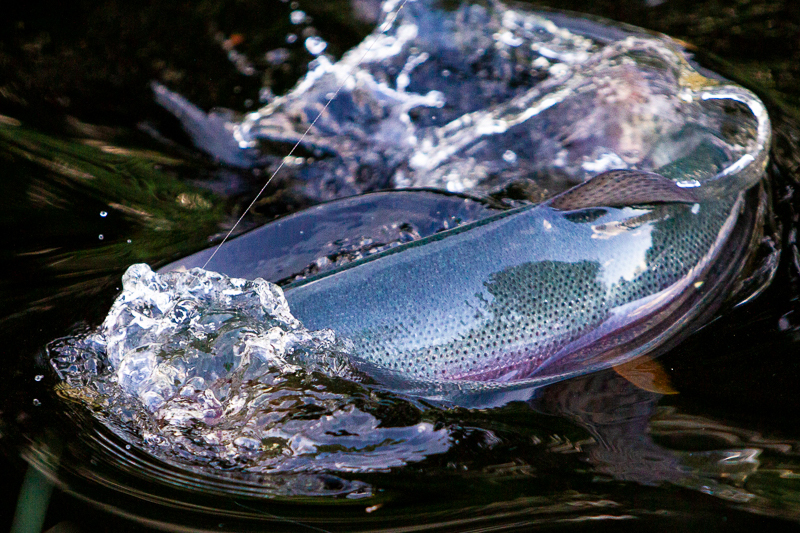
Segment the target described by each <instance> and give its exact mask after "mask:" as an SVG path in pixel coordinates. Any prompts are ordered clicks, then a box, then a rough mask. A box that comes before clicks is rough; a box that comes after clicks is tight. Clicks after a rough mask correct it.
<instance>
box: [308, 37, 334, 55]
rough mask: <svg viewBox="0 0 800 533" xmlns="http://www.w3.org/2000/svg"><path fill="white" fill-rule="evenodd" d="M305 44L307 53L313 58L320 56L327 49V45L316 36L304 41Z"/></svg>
mask: <svg viewBox="0 0 800 533" xmlns="http://www.w3.org/2000/svg"><path fill="white" fill-rule="evenodd" d="M305 44H306V50H308V53H310V54H311V55H314V56H318V55H320V54H321V53H322V52H324V51H325V49H326V48H327V47H328V43H326V42H325V41H324V40H323V39H322V38H321V37H318V36H316V35H312V36H311V37H308V38H307V39H306V42H305Z"/></svg>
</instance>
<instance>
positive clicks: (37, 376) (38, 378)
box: [33, 374, 44, 381]
mask: <svg viewBox="0 0 800 533" xmlns="http://www.w3.org/2000/svg"><path fill="white" fill-rule="evenodd" d="M33 379H34V380H36V381H42V380H43V379H44V376H43V375H42V374H37V375H36V377H35V378H33Z"/></svg>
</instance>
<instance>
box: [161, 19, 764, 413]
mask: <svg viewBox="0 0 800 533" xmlns="http://www.w3.org/2000/svg"><path fill="white" fill-rule="evenodd" d="M423 12H424V10H423ZM414 16H415V17H416V18H411V19H409V20H412V21H413V20H417V19H418V18H419V17H420V16H421V15H420V14H419V13H417V14H416V15H414ZM533 20H534V19H531V21H530V22H531V24H533ZM536 20H539V19H538V18H537V19H536ZM537 24H538V23H537ZM551 24H552V23H551ZM575 24H578V23H577V22H575V21H573V23H571V26H570V27H572V26H575ZM532 27H533V26H532ZM548 27H549V26H548ZM575 28H578V26H575ZM398 31H399V30H398ZM576 31H577V30H576ZM578 33H580V34H581V35H583V33H585V32H583V33H581V32H580V31H579V32H578ZM404 35H405V34H404ZM409 35H410V34H409ZM414 35H416V33H415V34H414ZM526 35H527V34H526ZM587 35H588V34H587ZM530 38H531V39H534V40H535V38H534V37H530ZM581 39H582V38H581ZM536 42H538V41H536ZM569 42H570V43H571V44H570V45H569V47H573V46H577V45H578V44H580V43H584V41H582V40H580V39H578V40H575V39H572V38H571V39H570V40H569ZM597 42H598V43H603V46H602V47H599V48H598V50H597V51H596V52H592V54H589V51H590V49H589V48H587V49H586V50H587V52H586V54H587V55H586V58H587V59H586V60H585V61H584V60H580V61H578V62H577V63H575V65H573V66H572V67H569V68H572V69H573V70H570V73H569V74H563V73H562V74H558V73H559V72H560V71H561V70H563V71H565V72H566V71H567V70H569V69H568V68H567V67H566V66H564V65H561V67H562V68H561V69H556V70H555V72H552V71H549V70H548V73H549V74H548V76H550V77H548V78H547V80H546V81H544V82H542V83H541V84H540V85H536V86H534V87H532V88H531V89H530V91H528V92H526V93H524V94H520V95H517V96H514V97H513V98H511V99H510V100H509V102H508V105H506V104H503V105H502V106H491V107H490V108H488V110H486V111H485V112H483V111H480V112H479V111H475V112H471V113H469V114H465V115H463V117H462V118H452V117H451V118H449V119H448V120H449V122H448V123H447V124H445V125H442V126H436V128H434V127H433V126H431V128H433V129H426V130H425V131H426V132H428V133H426V134H425V135H422V133H421V132H422V130H420V131H419V132H418V133H420V135H421V136H418V135H411V136H409V137H406V138H407V139H410V141H409V142H402V143H399V144H401V145H402V147H403V150H406V151H404V152H403V154H402V157H400V156H398V157H397V158H396V159H397V160H404V158H405V159H407V160H408V165H406V166H404V165H399V166H397V165H396V166H393V167H392V168H398V169H401V170H399V171H398V172H401V173H402V172H405V170H403V169H405V168H406V167H407V168H409V169H414V172H415V174H414V176H415V181H410V182H408V181H407V180H405V181H404V180H400V181H397V184H400V185H403V184H405V185H404V186H408V184H409V183H410V184H411V185H415V184H419V183H434V184H437V185H446V186H447V188H448V190H451V191H457V192H462V191H464V190H465V189H464V188H463V187H467V186H468V185H469V184H470V183H473V182H475V183H476V184H478V185H476V187H477V188H475V187H473V189H468V191H469V192H472V193H476V194H480V193H481V191H484V192H485V189H481V188H480V187H482V186H485V184H484V185H481V183H483V182H491V180H490V179H488V178H487V175H488V176H491V175H492V172H493V170H492V169H493V168H495V169H502V168H506V167H505V166H503V165H501V164H500V163H499V162H498V161H497V159H498V158H497V157H494V156H493V155H492V154H495V152H498V153H499V151H500V150H501V149H502V148H505V147H507V146H513V148H514V150H510V149H508V150H507V152H508V153H506V152H503V156H502V158H501V159H502V161H504V164H506V163H507V164H508V165H512V164H513V165H516V164H518V163H519V160H520V159H524V160H525V161H528V163H526V165H527V166H521V167H519V169H516V167H515V169H516V170H515V172H518V173H522V174H524V175H525V176H526V177H528V178H530V179H531V180H533V179H534V178H538V177H542V174H547V175H546V176H544V177H545V178H547V179H549V178H552V177H553V176H555V175H557V174H558V173H559V172H561V173H562V174H564V176H565V177H566V179H567V181H568V182H569V183H574V182H575V181H581V183H579V184H577V185H574V186H573V187H571V188H569V189H567V190H564V191H563V192H560V194H555V195H554V196H552V197H550V198H549V199H547V200H545V201H543V202H538V203H532V204H529V205H524V206H521V207H517V208H515V209H510V210H507V211H503V212H500V213H496V214H491V215H488V216H486V217H484V218H481V219H480V220H477V221H473V222H470V223H468V224H462V225H460V226H458V227H455V228H452V229H449V230H447V231H443V232H439V233H436V234H434V235H429V236H427V237H425V238H422V239H419V240H416V241H413V242H408V243H404V244H401V245H399V246H394V247H391V248H390V249H387V250H384V251H382V252H380V253H376V254H373V255H369V256H367V257H364V258H362V259H359V260H356V261H351V262H348V263H346V264H344V265H341V266H338V267H335V268H331V269H328V270H326V271H325V272H322V273H320V274H318V275H316V276H311V277H309V278H307V279H301V280H298V281H295V282H292V283H289V284H288V285H286V286H284V291H285V297H286V299H287V301H288V304H289V307H290V309H291V312H292V314H293V315H294V316H295V317H296V318H298V319H299V320H300V321H301V322H302V323H303V324H304V325H305V326H306V327H307V328H309V329H315V330H320V329H330V330H332V331H333V332H334V333H335V334H336V336H337V337H338V338H342V339H345V342H346V344H347V348H348V353H349V354H350V358H351V362H352V363H353V365H354V366H355V367H356V368H358V369H359V370H361V371H362V372H363V373H364V374H365V375H367V376H369V377H370V378H371V379H374V380H375V381H376V382H377V383H379V384H382V385H384V386H386V387H388V388H391V389H392V390H397V391H409V392H411V393H413V394H417V395H422V396H425V397H426V398H438V397H442V398H445V397H448V398H452V397H454V395H459V394H462V392H463V393H464V394H467V395H470V394H473V393H475V394H478V395H481V394H483V392H482V391H487V390H498V389H504V390H510V389H515V390H517V389H518V390H522V389H524V388H530V387H538V386H540V385H545V384H548V383H552V382H554V381H559V380H563V379H566V378H568V377H571V376H575V375H579V374H585V373H590V372H594V371H597V370H600V369H603V368H607V367H611V366H615V365H620V364H623V363H626V362H628V361H631V360H633V359H635V358H637V357H641V356H645V355H647V356H656V355H658V354H660V353H662V352H663V351H664V350H666V349H668V348H669V347H670V346H673V345H675V344H676V343H677V342H679V341H680V340H681V339H683V338H684V337H685V336H686V335H687V334H688V333H690V332H691V331H693V330H694V329H696V328H697V327H699V326H700V325H702V324H704V323H705V322H706V321H707V320H708V318H709V317H711V316H712V315H713V313H714V312H715V311H716V310H717V309H718V308H719V306H720V305H721V303H722V302H723V301H724V300H725V298H726V297H727V296H728V295H729V294H730V293H731V292H732V290H733V289H734V287H735V285H736V282H737V279H738V278H740V277H741V275H742V274H743V273H744V272H745V270H746V268H747V264H748V258H749V257H750V252H751V250H752V249H753V248H754V243H755V242H757V241H758V240H759V235H760V227H761V225H762V224H763V219H764V216H765V214H764V213H765V208H764V205H765V201H766V200H765V195H766V193H765V191H764V187H763V186H762V181H763V180H764V178H765V169H766V165H767V160H768V149H769V146H770V139H771V129H770V128H771V127H770V123H769V117H768V115H767V112H766V109H765V107H764V105H763V104H762V103H761V102H760V101H759V100H758V98H757V97H756V96H755V95H753V94H752V93H750V92H749V91H747V90H745V89H743V88H741V87H738V86H736V85H735V84H733V83H730V82H728V81H727V80H725V79H724V78H721V77H720V76H717V75H715V74H713V73H709V72H707V71H705V70H704V69H695V68H694V67H693V66H692V64H691V62H690V60H689V58H688V56H687V55H686V54H684V53H683V52H682V51H681V50H680V47H679V46H678V45H677V44H675V43H673V42H672V41H671V40H669V39H668V38H666V37H653V38H651V37H648V36H644V35H640V34H636V35H634V34H631V35H628V34H625V35H617V36H614V37H604V38H600V39H599V40H598V41H597ZM576 43H577V44H576ZM586 43H588V41H586ZM586 43H584V44H586ZM537 46H538V45H537ZM581 46H583V45H582V44H581ZM537 49H538V48H537ZM570 49H572V48H570ZM547 50H550V49H549V48H547ZM548 53H551V52H548ZM551 55H552V53H551ZM425 56H426V57H427V53H426V54H425ZM565 57H566V56H565ZM569 57H573V56H572V55H570V56H569ZM577 57H578V56H577V55H576V56H574V57H573V58H577ZM580 57H583V56H580ZM351 59H352V58H351ZM535 63H536V62H535ZM536 64H542V65H550V63H549V61H539V62H538V63H536ZM330 68H334V67H332V66H331V67H330ZM320 69H322V67H320ZM323 71H324V69H322V70H321V71H320V72H319V73H318V74H315V75H314V76H309V78H308V83H306V84H301V86H302V87H303V88H304V89H303V91H305V90H306V89H308V88H309V87H312V86H314V83H317V81H315V80H321V79H322V78H323V77H324V76H323V74H325V73H326V72H328V71H324V72H323ZM436 79H438V77H437V78H436ZM320 83H321V82H320ZM399 85H400V84H399V82H398V86H399ZM381 87H383V86H381ZM303 91H298V93H297V94H294V93H292V94H293V96H292V98H294V97H295V96H296V97H297V98H299V99H300V100H299V101H303V100H302V97H303V96H304V95H305V92H303ZM329 92H330V91H325V93H324V94H325V98H329V97H328V94H329ZM159 94H161V95H162V96H163V97H164V98H162V100H163V101H164V102H167V103H168V102H173V100H171V99H170V98H168V96H169V93H168V92H166V91H161V93H159ZM381 94H382V93H381ZM403 94H404V95H405V93H403ZM331 95H332V96H335V95H336V93H335V92H334V93H331ZM289 100H291V98H290V99H289ZM289 100H286V102H288V101H289ZM333 100H334V99H333V98H330V101H333ZM451 100H452V101H456V100H457V99H456V98H455V96H454V95H453V96H452V97H451ZM176 102H177V103H176ZM286 102H284V103H286ZM173 103H176V105H177V104H180V102H178V101H177V100H175V101H174V102H173ZM415 105H416V104H415ZM276 106H277V104H276ZM276 106H271V107H268V108H267V109H266V110H265V111H264V113H263V114H256V115H254V117H253V118H252V121H251V122H246V124H244V125H242V126H241V127H240V128H239V130H236V131H239V133H240V134H241V135H240V137H241V138H242V139H244V138H245V137H244V136H242V135H244V134H243V133H242V132H243V131H245V130H247V131H250V130H249V129H248V128H249V127H251V126H252V128H255V129H253V131H261V132H262V133H264V134H265V135H266V132H267V130H269V128H267V126H269V125H270V124H271V122H270V121H272V120H278V119H281V117H282V115H281V112H280V109H279V107H280V106H277V107H276ZM430 106H432V107H431V108H433V107H437V106H439V104H436V105H434V104H430ZM178 108H181V105H178ZM326 108H327V106H326ZM393 109H394V108H393ZM398 109H399V108H398ZM403 109H405V108H403ZM443 109H444V108H443ZM598 110H599V111H600V112H599V113H595V111H598ZM398 112H399V111H398ZM326 113H327V114H324V115H320V116H323V118H326V119H331V120H333V118H332V117H333V116H334V115H332V114H331V113H330V112H326ZM276 117H277V118H276ZM281 120H282V119H281ZM412 122H413V121H405V122H403V123H404V124H406V123H408V124H411V123H412ZM406 125H407V124H406ZM245 126H247V127H245ZM252 128H251V129H252ZM259 128H262V129H263V128H267V129H266V130H263V131H262V129H259ZM345 130H346V131H350V130H351V129H350V128H345ZM201 131H202V128H201ZM270 131H271V130H270ZM308 131H311V127H310V126H309V129H308ZM326 131H327V130H326ZM337 131H338V130H337ZM392 131H394V130H392ZM398 131H399V130H398ZM403 131H405V130H403ZM251 133H252V132H251ZM372 137H373V136H372V135H371V134H370V136H369V138H370V139H371V138H372ZM378 137H380V138H381V139H384V138H386V139H389V140H390V141H391V142H394V143H395V144H397V135H395V134H393V135H389V136H386V137H384V136H378ZM423 138H424V142H422V141H420V139H423ZM342 139H344V138H342ZM301 140H302V138H301ZM411 141H413V142H411ZM417 141H419V142H417ZM387 142H388V141H387ZM526 142H527V143H528V144H529V145H528V146H526V145H525V143H526ZM390 144H391V143H390ZM232 146H233V145H232ZM237 146H240V148H242V149H245V148H247V149H248V150H249V149H251V148H252V147H251V146H250V145H249V144H247V143H241V142H240V143H239V144H238V145H237ZM387 146H388V145H382V144H379V145H374V146H373V148H374V153H375V154H378V155H380V156H381V157H384V156H385V155H386V153H388V152H387V150H388V148H387ZM248 147H249V148H248ZM412 151H413V152H414V153H410V152H412ZM355 152H356V153H359V154H361V153H362V150H356V151H355ZM484 152H485V153H484ZM528 152H530V153H528ZM370 153H372V152H370ZM487 154H488V155H487ZM620 154H621V155H620ZM506 156H508V157H506ZM483 157H485V158H487V161H492V162H494V163H497V164H494V163H493V164H492V165H489V164H488V163H487V164H485V165H479V166H480V168H478V167H475V166H471V165H472V163H471V162H474V161H477V160H481V158H483ZM393 160H394V159H393ZM444 161H449V163H447V164H445V163H444ZM464 161H466V162H467V163H469V164H465V165H461V163H462V162H464ZM451 163H452V164H451ZM615 167H616V168H615ZM348 168H349V167H348ZM565 169H567V170H568V172H567V171H566V170H565ZM426 172H429V173H432V174H436V175H439V176H440V177H441V176H445V175H446V179H444V178H442V179H438V178H437V179H438V181H437V179H434V180H433V182H431V181H430V180H428V179H427V177H426V176H424V175H425V173H426ZM470 172H473V173H475V174H476V176H474V177H472V176H471V175H470ZM548 172H549V174H548ZM437 173H438V174H437ZM481 173H483V174H485V175H483V174H481ZM345 174H346V175H348V176H349V177H351V178H352V176H353V173H351V172H350V171H347V172H345ZM522 174H521V175H522ZM453 176H455V177H453ZM481 176H482V177H481ZM451 178H452V179H451ZM473 178H474V179H473ZM442 180H444V181H442ZM551 181H552V182H554V183H563V181H560V179H552V180H551ZM502 183H505V184H507V183H506V182H502ZM451 186H454V187H452V188H451ZM462 186H463V187H462ZM309 187H311V188H313V187H312V186H310V185H309ZM476 191H477V192H476ZM321 197H324V195H323V196H321ZM295 222H297V221H295ZM233 242H235V241H233ZM232 249H234V246H233V245H228V250H232ZM239 249H242V247H241V246H240V247H239ZM225 250H226V248H225V246H223V247H222V248H221V249H220V252H221V254H222V257H221V258H220V255H219V254H217V255H216V257H217V258H218V259H217V260H218V261H220V260H221V261H222V263H221V264H223V265H232V264H235V263H236V261H237V258H236V257H235V255H231V254H228V255H227V256H226V252H225ZM215 253H216V252H215ZM263 254H264V256H265V257H266V256H268V254H269V250H263ZM256 255H258V252H257V253H256ZM207 256H208V254H207ZM254 261H255V260H250V259H248V262H249V263H253V262H254ZM204 264H205V263H204ZM216 264H220V263H216ZM223 272H224V273H228V272H226V271H223ZM467 403H468V404H470V402H467ZM470 405H473V404H470Z"/></svg>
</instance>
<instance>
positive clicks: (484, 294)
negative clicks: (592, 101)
mask: <svg viewBox="0 0 800 533" xmlns="http://www.w3.org/2000/svg"><path fill="white" fill-rule="evenodd" d="M612 172H613V174H611V173H608V174H607V175H600V176H597V177H595V178H594V179H593V180H591V181H590V182H588V183H586V184H583V185H581V186H578V187H575V188H573V189H570V190H569V191H567V192H566V193H564V194H562V195H560V196H557V197H555V198H553V199H552V200H550V201H548V202H545V203H544V204H540V205H535V206H525V207H522V208H518V209H516V210H513V211H509V212H506V213H503V214H501V215H498V216H495V217H492V218H490V219H487V220H484V221H480V222H477V223H474V224H470V225H466V226H462V227H459V228H456V229H454V230H451V231H449V232H446V233H442V234H439V235H435V236H432V237H429V238H427V239H423V240H420V241H416V242H413V243H409V244H407V245H404V246H401V247H398V248H395V249H393V250H390V251H389V252H387V253H384V254H382V255H379V256H376V257H371V258H368V259H367V260H364V261H361V262H357V263H354V264H351V265H348V266H347V267H345V268H343V269H341V270H339V271H334V272H332V273H329V274H326V275H323V276H321V277H319V278H316V279H312V280H309V281H308V282H304V283H301V284H298V285H295V286H289V287H288V288H287V290H286V297H287V300H288V301H289V305H290V308H291V309H292V312H293V313H294V315H295V316H296V317H297V318H299V319H300V320H301V321H302V322H303V323H304V324H305V325H306V326H307V327H309V328H312V329H319V328H331V329H333V330H334V331H335V332H336V334H337V335H340V336H343V337H346V338H347V339H349V340H350V341H351V342H352V350H351V353H352V356H353V359H354V363H355V364H356V365H357V366H360V367H361V368H362V369H363V370H365V371H366V372H367V373H369V374H371V375H374V376H379V379H381V380H383V381H393V382H397V381H407V382H409V383H428V384H430V383H463V384H466V383H482V384H487V383H490V384H493V385H502V384H509V383H544V382H548V381H553V380H556V379H561V378H563V377H565V376H568V375H573V374H577V373H585V372H589V371H592V370H596V369H599V368H602V367H604V366H609V365H611V364H616V363H618V362H621V361H623V360H627V359H629V358H631V357H634V356H636V355H640V354H642V353H645V352H649V351H652V350H654V349H655V348H656V347H658V346H659V345H661V344H663V343H664V342H665V341H666V340H667V339H669V338H671V337H673V336H674V335H675V334H676V332H677V331H679V330H682V329H685V328H686V327H687V325H688V324H689V323H690V322H691V319H692V318H694V317H696V316H698V315H699V314H701V313H702V312H704V311H705V310H707V309H708V308H709V306H712V305H713V302H714V301H716V300H718V299H719V298H718V296H719V291H720V290H723V289H721V287H723V286H725V285H726V284H727V283H729V282H730V280H731V277H732V276H735V275H736V274H737V273H738V271H739V270H738V269H739V268H740V267H741V264H742V263H743V258H737V257H736V256H730V255H729V254H730V253H731V249H732V248H735V249H737V250H741V249H743V248H746V245H747V243H748V242H749V239H750V236H751V234H752V231H753V227H754V222H753V220H752V219H751V218H750V215H751V214H752V213H753V206H752V200H749V199H748V198H747V197H746V195H745V194H744V192H743V191H739V190H736V191H730V192H729V193H728V194H719V192H717V193H715V195H714V197H713V198H700V197H699V196H694V195H695V194H697V193H695V192H690V191H688V192H687V191H685V190H680V188H679V187H678V186H677V185H676V183H675V182H674V181H673V180H669V179H667V178H663V177H660V176H658V175H655V174H652V173H641V172H636V171H612ZM637 180H638V182H639V183H641V184H642V186H641V187H639V188H637V187H636V186H635V183H636V182H637ZM592 182H594V184H595V185H594V186H593V184H592ZM611 182H613V183H614V187H612V188H609V183H611ZM614 189H616V190H617V191H618V192H622V193H623V194H625V195H628V197H629V198H634V199H635V200H634V202H629V203H635V204H636V205H624V203H625V201H624V198H623V199H619V198H616V199H615V198H613V190H614ZM648 191H649V193H648ZM648 194H649V196H648ZM604 204H605V205H604ZM609 204H610V205H611V206H609ZM614 205H616V206H618V207H612V206H614ZM737 253H739V252H737ZM742 253H743V252H742ZM726 254H728V257H726V260H729V261H730V263H724V265H725V268H722V269H721V270H720V264H721V262H720V259H721V258H722V257H723V256H725V255H726Z"/></svg>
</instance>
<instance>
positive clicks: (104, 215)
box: [100, 211, 108, 218]
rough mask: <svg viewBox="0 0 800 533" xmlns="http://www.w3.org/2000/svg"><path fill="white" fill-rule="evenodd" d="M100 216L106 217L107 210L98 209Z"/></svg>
mask: <svg viewBox="0 0 800 533" xmlns="http://www.w3.org/2000/svg"><path fill="white" fill-rule="evenodd" d="M100 216H101V217H103V218H106V217H107V216H108V212H107V211H100Z"/></svg>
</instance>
